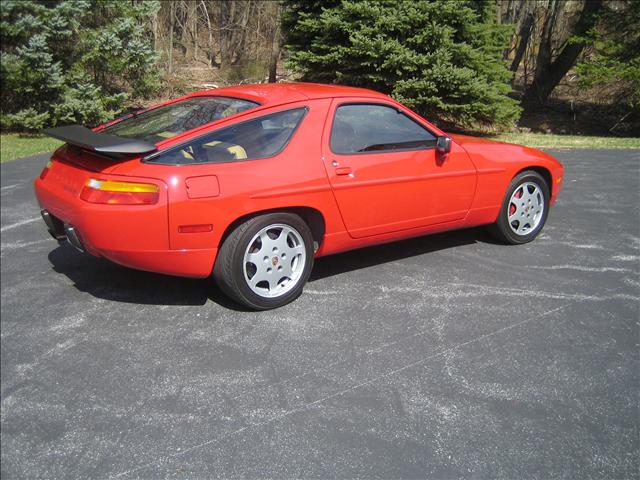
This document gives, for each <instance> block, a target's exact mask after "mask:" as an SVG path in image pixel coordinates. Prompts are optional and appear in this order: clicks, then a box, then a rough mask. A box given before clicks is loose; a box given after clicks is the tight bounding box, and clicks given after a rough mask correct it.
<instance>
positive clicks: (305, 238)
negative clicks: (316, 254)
mask: <svg viewBox="0 0 640 480" xmlns="http://www.w3.org/2000/svg"><path fill="white" fill-rule="evenodd" d="M312 267H313V237H312V235H311V231H310V230H309V227H308V226H307V224H306V223H305V222H304V221H303V220H302V219H301V218H300V217H298V216H297V215H294V214H291V213H271V214H266V215H261V216H258V217H254V218H251V219H249V220H247V221H246V222H244V223H242V224H241V225H239V226H238V227H237V228H236V229H235V230H233V232H231V234H230V235H229V236H228V237H227V238H226V240H225V241H224V243H223V244H222V247H221V248H220V252H219V253H218V259H217V260H216V265H215V267H214V271H213V275H214V278H215V280H216V282H217V283H218V285H219V286H220V288H221V289H222V290H223V291H224V292H225V293H226V294H227V295H229V296H230V297H232V298H233V299H235V300H236V301H238V302H240V303H241V304H243V305H245V306H247V307H249V308H252V309H255V310H268V309H271V308H276V307H280V306H282V305H285V304H287V303H289V302H291V301H292V300H294V299H295V298H297V297H298V296H299V295H300V293H301V292H302V289H303V287H304V285H305V283H306V282H307V280H308V278H309V275H310V273H311V269H312Z"/></svg>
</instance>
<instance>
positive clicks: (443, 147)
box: [436, 137, 451, 155]
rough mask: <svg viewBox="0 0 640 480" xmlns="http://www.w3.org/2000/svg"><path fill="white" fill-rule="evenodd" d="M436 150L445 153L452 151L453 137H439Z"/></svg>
mask: <svg viewBox="0 0 640 480" xmlns="http://www.w3.org/2000/svg"><path fill="white" fill-rule="evenodd" d="M436 150H437V151H438V153H441V154H443V155H446V154H447V153H449V152H450V151H451V137H438V139H437V140H436Z"/></svg>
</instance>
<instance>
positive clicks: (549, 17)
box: [534, 0, 559, 79]
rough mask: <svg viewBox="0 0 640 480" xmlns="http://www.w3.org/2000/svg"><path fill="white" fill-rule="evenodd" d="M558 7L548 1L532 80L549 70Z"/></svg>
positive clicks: (556, 0) (556, 1)
mask: <svg viewBox="0 0 640 480" xmlns="http://www.w3.org/2000/svg"><path fill="white" fill-rule="evenodd" d="M558 5H559V1H558V0H549V4H548V6H547V13H546V15H545V18H544V24H543V27H542V36H541V38H540V45H539V46H538V57H537V59H536V70H535V75H534V79H536V78H539V77H540V76H541V75H542V72H544V71H546V70H547V69H548V68H549V65H551V48H552V40H553V27H554V25H555V23H556V17H557V14H558Z"/></svg>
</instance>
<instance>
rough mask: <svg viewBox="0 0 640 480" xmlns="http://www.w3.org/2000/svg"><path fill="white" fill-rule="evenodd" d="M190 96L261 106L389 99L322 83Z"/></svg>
mask: <svg viewBox="0 0 640 480" xmlns="http://www.w3.org/2000/svg"><path fill="white" fill-rule="evenodd" d="M192 95H221V96H228V97H240V98H246V99H248V100H252V101H255V102H258V103H260V104H262V105H278V104H281V103H289V102H297V101H302V100H312V99H316V98H333V97H374V98H389V97H388V96H387V95H384V94H383V93H380V92H376V91H374V90H368V89H366V88H355V87H347V86H344V85H326V84H322V83H303V82H299V83H298V82H293V83H257V84H253V85H235V86H232V87H223V88H215V89H211V90H202V91H200V92H195V93H193V94H192Z"/></svg>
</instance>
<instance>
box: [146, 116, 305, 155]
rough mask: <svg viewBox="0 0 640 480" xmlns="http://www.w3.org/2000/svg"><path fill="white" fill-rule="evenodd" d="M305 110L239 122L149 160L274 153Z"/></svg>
mask: <svg viewBox="0 0 640 480" xmlns="http://www.w3.org/2000/svg"><path fill="white" fill-rule="evenodd" d="M306 111H307V109H306V108H296V109H293V110H286V111H284V112H278V113H272V114H269V115H265V116H263V117H258V118H254V119H253V120H248V121H246V122H241V123H237V124H235V125H231V126H229V127H225V128H222V129H220V130H216V131H215V132H213V133H211V134H208V135H204V136H202V137H199V138H197V139H196V140H193V141H192V142H189V143H186V144H182V145H179V146H177V147H172V148H169V149H168V150H166V151H164V152H162V153H161V154H159V155H158V156H156V157H151V158H149V159H148V160H147V161H148V162H150V163H163V164H173V165H176V164H177V165H185V164H193V163H225V162H235V161H239V160H255V159H259V158H267V157H272V156H274V155H275V154H277V153H278V152H280V151H281V150H282V149H283V148H284V147H285V146H286V145H287V144H288V143H289V140H290V139H291V137H292V136H293V133H294V132H295V130H296V128H297V127H298V125H299V124H300V121H301V120H302V117H304V114H305V113H306Z"/></svg>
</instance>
